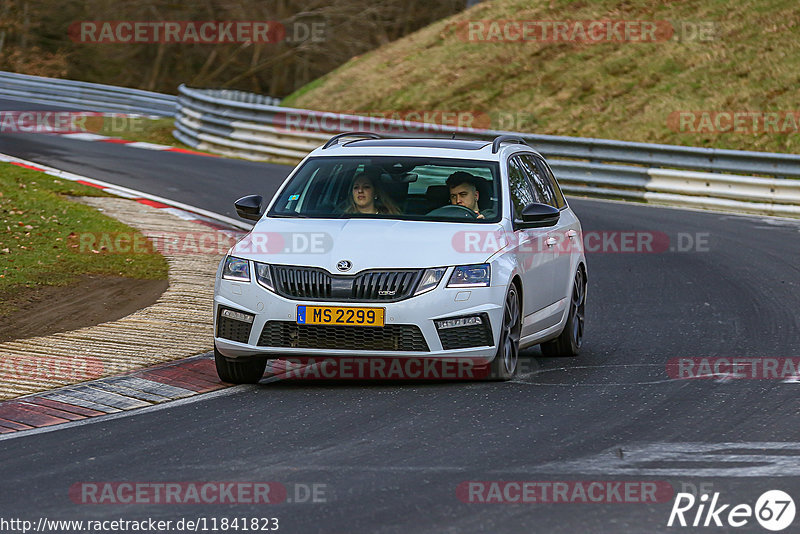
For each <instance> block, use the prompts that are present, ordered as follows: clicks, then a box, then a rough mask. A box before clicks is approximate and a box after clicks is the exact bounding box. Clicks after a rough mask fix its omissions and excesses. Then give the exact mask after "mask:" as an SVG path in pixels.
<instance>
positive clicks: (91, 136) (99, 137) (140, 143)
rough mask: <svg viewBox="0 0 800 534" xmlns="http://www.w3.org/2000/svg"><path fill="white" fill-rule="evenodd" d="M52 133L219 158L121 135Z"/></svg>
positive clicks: (214, 156) (69, 137)
mask: <svg viewBox="0 0 800 534" xmlns="http://www.w3.org/2000/svg"><path fill="white" fill-rule="evenodd" d="M51 135H58V136H59V137H63V138H65V139H75V140H77V141H99V142H101V143H114V144H117V145H123V146H126V147H129V148H141V149H144V150H156V151H159V152H178V153H180V154H190V155H193V156H207V157H209V158H218V157H220V156H218V155H216V154H208V153H206V152H198V151H197V150H190V149H187V148H178V147H175V146H170V145H160V144H157V143H146V142H144V141H130V140H128V139H120V138H119V137H109V136H107V135H100V134H95V133H91V132H75V133H55V132H54V133H51Z"/></svg>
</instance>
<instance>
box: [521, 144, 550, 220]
mask: <svg viewBox="0 0 800 534" xmlns="http://www.w3.org/2000/svg"><path fill="white" fill-rule="evenodd" d="M519 160H520V163H522V169H523V170H524V171H525V174H526V175H527V176H528V179H529V180H530V181H531V185H532V186H533V189H534V190H535V191H536V192H537V193H538V196H540V197H541V198H542V199H543V200H541V201H540V202H542V204H550V205H551V206H553V207H554V208H557V207H558V204H557V203H556V194H555V192H554V191H553V188H552V187H551V186H550V184H549V183H548V181H547V178H546V175H545V174H544V173H542V172H541V171H540V170H539V169H537V168H536V162H535V161H534V159H533V156H530V155H527V154H525V155H521V156H519Z"/></svg>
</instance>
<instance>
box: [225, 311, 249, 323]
mask: <svg viewBox="0 0 800 534" xmlns="http://www.w3.org/2000/svg"><path fill="white" fill-rule="evenodd" d="M220 315H221V316H222V317H227V318H228V319H233V320H234V321H241V322H243V323H252V322H253V317H254V316H253V315H250V314H249V313H242V312H237V311H233V310H222V313H220Z"/></svg>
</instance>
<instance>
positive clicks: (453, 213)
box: [428, 204, 478, 219]
mask: <svg viewBox="0 0 800 534" xmlns="http://www.w3.org/2000/svg"><path fill="white" fill-rule="evenodd" d="M428 215H432V216H434V217H436V216H439V217H463V218H465V219H477V218H478V214H477V213H475V212H474V211H472V210H471V209H469V208H468V207H466V206H461V205H459V204H448V205H447V206H442V207H441V208H436V209H435V210H433V211H429V212H428Z"/></svg>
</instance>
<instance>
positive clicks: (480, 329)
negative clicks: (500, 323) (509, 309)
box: [438, 313, 494, 350]
mask: <svg viewBox="0 0 800 534" xmlns="http://www.w3.org/2000/svg"><path fill="white" fill-rule="evenodd" d="M480 317H481V319H482V320H483V321H482V323H483V324H477V325H472V326H461V327H458V328H447V329H444V330H439V331H438V332H439V340H440V341H441V342H442V349H444V350H452V349H466V348H470V347H485V346H492V345H494V339H493V338H492V328H491V325H490V324H489V315H488V314H485V313H482V314H480Z"/></svg>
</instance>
